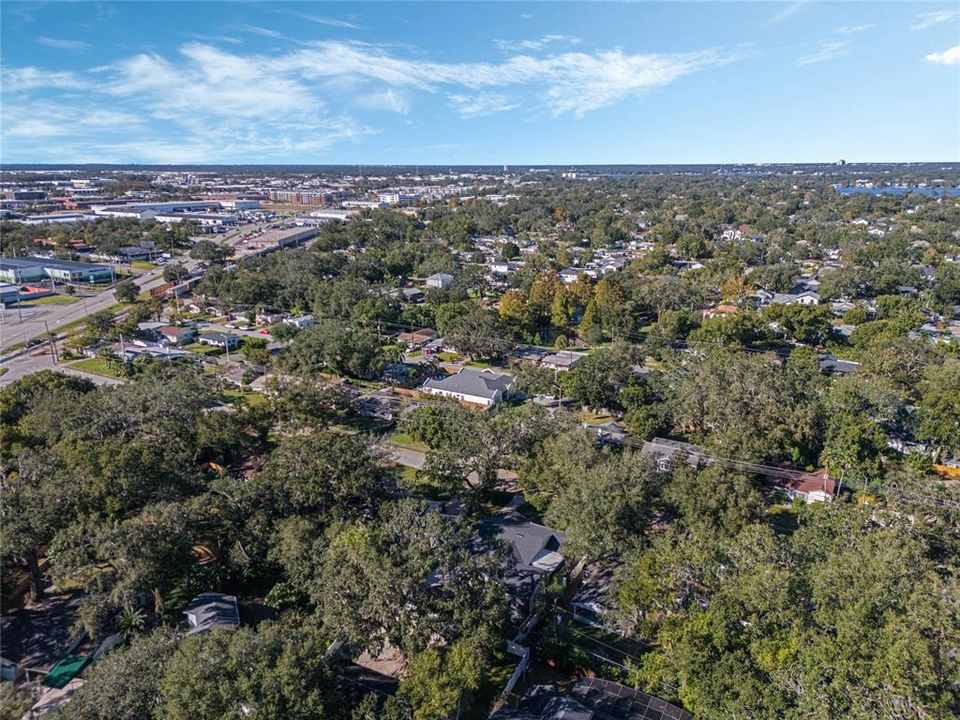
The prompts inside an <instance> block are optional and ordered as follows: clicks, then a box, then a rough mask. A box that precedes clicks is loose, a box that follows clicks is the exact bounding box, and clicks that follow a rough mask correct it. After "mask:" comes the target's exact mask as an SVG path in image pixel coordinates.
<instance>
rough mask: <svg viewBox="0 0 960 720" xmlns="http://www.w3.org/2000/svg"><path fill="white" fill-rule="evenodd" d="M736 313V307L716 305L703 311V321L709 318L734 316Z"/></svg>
mask: <svg viewBox="0 0 960 720" xmlns="http://www.w3.org/2000/svg"><path fill="white" fill-rule="evenodd" d="M736 312H737V306H736V305H717V306H716V307H712V308H707V309H706V310H704V311H703V319H704V320H710V319H711V318H718V317H726V316H728V315H734V314H736Z"/></svg>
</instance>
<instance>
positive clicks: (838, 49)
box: [797, 40, 850, 67]
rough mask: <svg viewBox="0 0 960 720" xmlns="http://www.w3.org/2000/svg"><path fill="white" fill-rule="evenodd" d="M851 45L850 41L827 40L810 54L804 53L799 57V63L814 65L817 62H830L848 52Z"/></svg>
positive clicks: (801, 65) (800, 64) (801, 64)
mask: <svg viewBox="0 0 960 720" xmlns="http://www.w3.org/2000/svg"><path fill="white" fill-rule="evenodd" d="M849 47H850V43H848V42H837V41H833V40H827V41H824V42H822V43H820V47H819V48H818V49H817V50H815V51H814V52H812V53H810V54H809V55H804V56H803V57H801V58H798V59H797V65H799V66H800V67H803V66H804V65H814V64H816V63H822V62H828V61H830V60H836V59H837V58H841V57H843V56H844V55H846V54H847V52H848V50H849Z"/></svg>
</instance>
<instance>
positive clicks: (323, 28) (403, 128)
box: [0, 0, 960, 164]
mask: <svg viewBox="0 0 960 720" xmlns="http://www.w3.org/2000/svg"><path fill="white" fill-rule="evenodd" d="M0 14H2V18H0V19H2V29H0V33H2V38H0V39H2V54H0V60H2V87H0V92H2V96H0V99H2V106H0V160H2V161H3V162H10V163H13V162H52V163H60V162H62V163H71V162H146V163H231V162H236V163H261V162H262V163H365V164H413V163H422V164H458V163H471V164H472V163H484V164H504V163H508V164H547V163H550V164H576V163H697V162H791V161H795V162H820V161H835V160H839V159H840V158H844V159H846V160H848V161H852V162H853V161H934V160H940V161H946V160H951V161H956V160H960V9H958V5H957V4H956V3H921V2H902V3H894V2H888V3H878V2H841V3H831V2H782V3H768V2H747V3H740V2H691V3H682V2H671V3H655V2H648V3H644V2H639V3H618V4H613V3H609V4H608V3H593V4H585V3H550V4H547V3H506V2H503V3H483V4H481V3H476V4H474V3H418V4H407V3H400V2H378V3H360V2H357V3H343V4H341V3H313V2H299V3H282V2H266V3H253V2H243V3H227V2H216V3H200V2H124V3H92V2H73V3H67V2H54V3H20V2H10V1H8V0H4V2H3V3H2V4H0Z"/></svg>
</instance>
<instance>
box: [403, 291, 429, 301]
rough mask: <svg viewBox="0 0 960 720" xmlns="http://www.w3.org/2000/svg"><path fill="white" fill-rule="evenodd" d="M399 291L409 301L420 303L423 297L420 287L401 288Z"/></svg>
mask: <svg viewBox="0 0 960 720" xmlns="http://www.w3.org/2000/svg"><path fill="white" fill-rule="evenodd" d="M400 293H401V294H402V295H403V299H404V300H406V301H407V302H409V303H422V302H423V299H424V294H423V290H421V289H420V288H403V289H402V290H401V291H400Z"/></svg>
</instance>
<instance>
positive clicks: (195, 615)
mask: <svg viewBox="0 0 960 720" xmlns="http://www.w3.org/2000/svg"><path fill="white" fill-rule="evenodd" d="M183 614H184V615H186V616H187V622H188V623H189V625H190V631H189V632H188V633H187V634H188V635H201V634H204V633H208V632H210V631H211V630H215V629H217V628H231V629H233V628H238V627H240V610H239V608H238V607H237V598H236V596H234V595H222V594H221V593H212V592H211V593H202V594H200V595H197V597H195V598H194V599H193V600H191V601H190V604H189V605H187V607H186V609H185V610H184V611H183Z"/></svg>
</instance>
